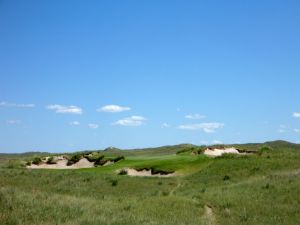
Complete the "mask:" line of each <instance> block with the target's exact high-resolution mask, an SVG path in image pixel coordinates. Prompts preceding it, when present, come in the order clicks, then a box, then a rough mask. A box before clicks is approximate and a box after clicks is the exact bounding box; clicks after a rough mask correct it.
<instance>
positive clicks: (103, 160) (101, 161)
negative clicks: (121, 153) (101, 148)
mask: <svg viewBox="0 0 300 225" xmlns="http://www.w3.org/2000/svg"><path fill="white" fill-rule="evenodd" d="M107 162H108V160H107V159H99V160H97V161H96V162H95V166H103V165H104V164H105V163H107Z"/></svg>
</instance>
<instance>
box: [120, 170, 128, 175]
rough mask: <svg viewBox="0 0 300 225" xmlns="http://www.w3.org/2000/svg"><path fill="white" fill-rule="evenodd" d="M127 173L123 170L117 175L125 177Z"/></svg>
mask: <svg viewBox="0 0 300 225" xmlns="http://www.w3.org/2000/svg"><path fill="white" fill-rule="evenodd" d="M127 174H128V172H127V170H125V169H122V170H120V172H119V175H127Z"/></svg>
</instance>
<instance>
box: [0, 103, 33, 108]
mask: <svg viewBox="0 0 300 225" xmlns="http://www.w3.org/2000/svg"><path fill="white" fill-rule="evenodd" d="M0 106H1V107H17V108H33V107H35V104H17V103H11V102H0Z"/></svg>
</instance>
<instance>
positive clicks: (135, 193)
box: [0, 141, 300, 225]
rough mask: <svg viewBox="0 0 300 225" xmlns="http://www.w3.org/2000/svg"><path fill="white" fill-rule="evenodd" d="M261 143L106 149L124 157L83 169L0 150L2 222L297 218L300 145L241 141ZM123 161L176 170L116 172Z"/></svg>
mask: <svg viewBox="0 0 300 225" xmlns="http://www.w3.org/2000/svg"><path fill="white" fill-rule="evenodd" d="M263 145H268V146H270V147H271V148H272V150H270V151H266V152H262V153H261V154H253V155H247V156H232V155H226V156H224V157H221V158H208V157H206V156H204V155H191V154H180V155H176V152H177V151H180V150H182V149H183V148H186V147H187V145H179V146H168V147H162V148H157V149H145V150H141V149H140V150H131V151H130V150H127V151H123V150H118V149H111V150H107V151H105V152H103V154H106V155H120V154H122V155H124V156H125V157H126V159H125V160H123V161H120V162H119V163H117V164H115V165H112V166H108V167H98V168H92V169H80V170H29V169H26V168H18V166H17V165H18V163H17V161H12V160H16V159H25V158H26V159H27V158H30V157H33V153H31V154H26V155H0V158H1V160H0V165H1V168H0V224H3V225H8V224H11V225H13V224H20V225H21V224H22V225H23V224H24V225H25V224H26V225H33V224H39V225H47V224H64V225H67V224H68V225H75V224H76V225H77V224H78V225H79V224H82V225H83V224H84V225H89V224H95V225H127V224H128V225H141V224H146V225H152V224H153V225H167V224H170V225H193V224H195V225H196V224H199V225H201V224H212V225H213V224H220V225H232V224H247V225H250V224H251V225H252V224H253V225H266V224H272V225H279V224H280V225H297V224H300V145H296V144H291V143H287V142H282V141H277V142H269V143H265V144H248V145H242V146H239V147H241V148H245V149H251V150H258V149H259V148H261V147H262V146H263ZM42 155H45V153H42ZM9 160H10V162H9ZM8 165H9V166H8ZM16 167H17V168H16ZM126 167H130V168H146V167H151V168H156V169H161V170H171V171H176V172H177V174H178V176H175V177H170V178H159V177H129V176H121V175H118V174H117V173H116V171H117V170H119V169H121V168H126Z"/></svg>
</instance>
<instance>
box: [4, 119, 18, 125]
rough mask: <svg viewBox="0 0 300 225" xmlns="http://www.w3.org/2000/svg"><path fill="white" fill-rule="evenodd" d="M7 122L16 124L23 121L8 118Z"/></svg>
mask: <svg viewBox="0 0 300 225" xmlns="http://www.w3.org/2000/svg"><path fill="white" fill-rule="evenodd" d="M6 123H7V124H10V125H14V124H19V123H21V120H7V121H6Z"/></svg>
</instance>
